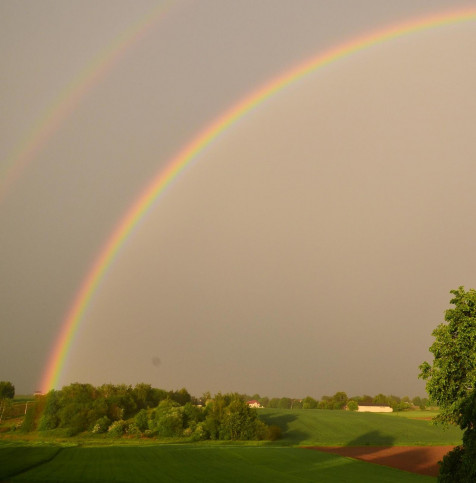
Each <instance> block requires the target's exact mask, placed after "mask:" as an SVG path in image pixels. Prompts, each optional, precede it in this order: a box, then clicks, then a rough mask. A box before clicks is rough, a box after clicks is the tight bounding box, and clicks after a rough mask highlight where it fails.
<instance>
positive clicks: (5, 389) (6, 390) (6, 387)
mask: <svg viewBox="0 0 476 483" xmlns="http://www.w3.org/2000/svg"><path fill="white" fill-rule="evenodd" d="M14 397H15V386H14V385H13V384H12V383H11V382H10V381H0V399H13V398H14Z"/></svg>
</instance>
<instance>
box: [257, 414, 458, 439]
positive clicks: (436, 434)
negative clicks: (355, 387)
mask: <svg viewBox="0 0 476 483" xmlns="http://www.w3.org/2000/svg"><path fill="white" fill-rule="evenodd" d="M418 413H419V412H418ZM258 414H259V415H260V418H261V419H262V420H263V421H264V422H265V423H267V424H275V425H277V426H279V427H280V428H281V430H282V431H283V439H282V440H280V442H281V443H282V444H290V445H317V446H319V445H320V446H339V445H347V446H365V445H368V444H370V445H389V446H396V445H399V446H406V445H409V446H412V445H450V444H461V441H462V431H461V430H460V429H459V428H457V427H454V426H451V427H449V428H446V429H445V428H442V427H441V426H435V425H433V424H432V423H431V421H423V420H416V419H411V418H409V417H403V416H400V417H399V416H397V415H396V414H393V413H389V414H374V413H357V412H348V411H329V410H323V409H308V410H294V411H293V410H291V409H288V410H285V409H260V410H259V413H258ZM425 416H426V414H425ZM417 417H418V416H417Z"/></svg>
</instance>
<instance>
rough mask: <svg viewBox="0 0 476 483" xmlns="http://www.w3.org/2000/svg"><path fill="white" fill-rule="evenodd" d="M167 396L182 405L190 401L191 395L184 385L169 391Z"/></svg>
mask: <svg viewBox="0 0 476 483" xmlns="http://www.w3.org/2000/svg"><path fill="white" fill-rule="evenodd" d="M169 398H170V399H172V401H175V402H177V403H178V404H180V406H184V405H185V404H187V403H189V402H191V401H192V396H191V395H190V394H189V392H188V391H187V390H186V389H185V388H184V387H183V388H182V389H180V390H178V391H170V392H169Z"/></svg>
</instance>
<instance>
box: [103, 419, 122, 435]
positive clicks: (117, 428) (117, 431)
mask: <svg viewBox="0 0 476 483" xmlns="http://www.w3.org/2000/svg"><path fill="white" fill-rule="evenodd" d="M126 426H127V424H126V422H125V421H123V420H122V419H120V420H119V421H114V422H113V423H112V424H111V426H109V429H108V430H107V432H108V434H110V435H111V436H115V437H120V436H122V435H123V434H124V432H125V430H126Z"/></svg>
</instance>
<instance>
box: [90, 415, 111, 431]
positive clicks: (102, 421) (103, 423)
mask: <svg viewBox="0 0 476 483" xmlns="http://www.w3.org/2000/svg"><path fill="white" fill-rule="evenodd" d="M110 425H111V420H110V419H109V418H108V417H107V416H103V417H102V418H99V419H98V420H97V421H96V424H95V425H94V427H93V431H92V432H93V433H94V434H100V433H105V432H106V431H107V430H108V428H109V426H110Z"/></svg>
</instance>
